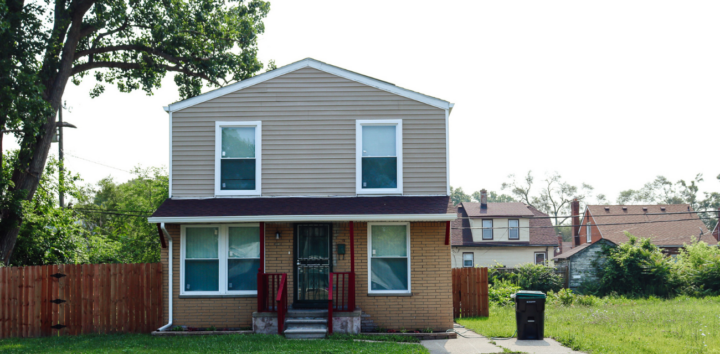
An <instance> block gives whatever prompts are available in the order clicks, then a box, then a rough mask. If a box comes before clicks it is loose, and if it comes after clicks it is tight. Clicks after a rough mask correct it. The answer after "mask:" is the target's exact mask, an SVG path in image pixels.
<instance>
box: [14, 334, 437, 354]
mask: <svg viewBox="0 0 720 354" xmlns="http://www.w3.org/2000/svg"><path fill="white" fill-rule="evenodd" d="M353 339H356V338H347V339H343V338H333V340H311V341H304V340H288V339H285V338H284V337H281V336H277V335H262V334H252V335H220V336H179V337H153V336H150V335H148V334H117V335H82V336H67V337H48V338H26V339H17V338H14V339H3V340H0V353H55V354H62V353H103V354H106V353H218V352H219V353H321V354H322V353H428V351H427V349H425V347H423V346H421V345H408V344H397V343H392V342H387V343H368V342H357V341H354V340H353ZM375 340H378V339H375Z"/></svg>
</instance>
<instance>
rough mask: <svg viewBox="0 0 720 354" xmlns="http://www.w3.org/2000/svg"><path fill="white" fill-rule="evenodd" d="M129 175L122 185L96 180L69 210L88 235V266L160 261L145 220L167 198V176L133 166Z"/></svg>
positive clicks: (160, 171)
mask: <svg viewBox="0 0 720 354" xmlns="http://www.w3.org/2000/svg"><path fill="white" fill-rule="evenodd" d="M132 173H133V175H134V178H132V179H131V180H129V181H127V182H124V183H119V184H118V183H115V182H114V181H113V179H112V178H111V177H107V178H104V179H102V180H100V182H98V183H97V185H96V186H95V187H92V188H89V189H87V190H86V193H85V196H84V197H83V198H82V200H81V201H80V203H79V204H78V205H76V206H74V207H73V209H74V210H75V211H77V212H78V213H80V214H81V215H82V216H81V217H82V221H83V227H84V228H85V229H86V230H87V232H88V234H89V235H91V245H90V248H91V250H90V255H89V257H90V262H91V263H151V262H159V261H160V247H159V245H160V243H159V239H158V233H157V228H155V226H154V225H153V224H150V223H148V222H147V217H148V216H150V215H151V214H152V213H153V212H155V210H157V208H158V207H159V206H160V205H161V204H162V203H163V202H164V201H165V199H167V197H168V174H167V171H166V170H165V169H163V168H158V167H150V168H141V167H136V168H135V169H133V171H132Z"/></svg>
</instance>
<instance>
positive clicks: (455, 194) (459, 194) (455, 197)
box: [450, 186, 471, 205]
mask: <svg viewBox="0 0 720 354" xmlns="http://www.w3.org/2000/svg"><path fill="white" fill-rule="evenodd" d="M450 199H451V200H452V203H453V205H458V204H460V203H462V202H469V201H470V200H471V199H470V196H469V195H467V194H466V193H465V192H463V189H462V187H458V188H454V187H453V186H450Z"/></svg>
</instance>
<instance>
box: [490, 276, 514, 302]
mask: <svg viewBox="0 0 720 354" xmlns="http://www.w3.org/2000/svg"><path fill="white" fill-rule="evenodd" d="M518 290H521V289H520V287H519V286H517V285H515V284H513V283H512V282H510V281H508V280H502V279H498V280H496V281H495V282H494V283H493V284H490V285H488V299H489V301H490V302H492V303H494V304H497V305H500V306H507V305H511V304H513V303H514V302H513V299H512V298H511V297H510V295H512V294H515V293H516V292H518Z"/></svg>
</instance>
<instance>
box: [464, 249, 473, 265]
mask: <svg viewBox="0 0 720 354" xmlns="http://www.w3.org/2000/svg"><path fill="white" fill-rule="evenodd" d="M474 258H475V255H474V254H473V253H472V252H470V253H463V267H472V266H473V264H474V263H475V260H474Z"/></svg>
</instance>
